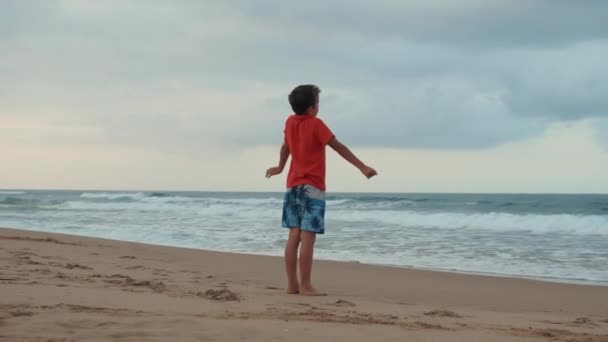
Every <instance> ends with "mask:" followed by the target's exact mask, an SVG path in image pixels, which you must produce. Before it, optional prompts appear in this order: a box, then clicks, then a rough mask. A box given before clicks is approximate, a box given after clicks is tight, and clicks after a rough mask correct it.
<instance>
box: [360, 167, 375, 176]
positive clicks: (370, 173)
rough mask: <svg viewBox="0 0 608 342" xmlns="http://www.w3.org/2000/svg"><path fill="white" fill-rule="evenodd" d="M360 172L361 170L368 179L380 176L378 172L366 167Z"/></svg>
mask: <svg viewBox="0 0 608 342" xmlns="http://www.w3.org/2000/svg"><path fill="white" fill-rule="evenodd" d="M359 170H361V173H362V174H363V175H364V176H365V177H367V179H370V178H372V177H374V176H377V175H378V172H376V170H374V169H372V168H371V167H369V166H367V165H364V166H363V167H362V168H360V169H359Z"/></svg>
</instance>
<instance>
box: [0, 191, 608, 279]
mask: <svg viewBox="0 0 608 342" xmlns="http://www.w3.org/2000/svg"><path fill="white" fill-rule="evenodd" d="M327 200H328V201H327V214H326V234H325V235H323V236H320V237H319V238H318V239H317V245H316V250H315V253H316V257H317V258H319V259H326V260H339V261H349V262H361V263H369V264H378V265H387V266H397V267H415V268H423V269H433V270H442V271H454V272H464V273H475V274H491V275H500V276H515V277H525V278H533V279H542V280H548V281H559V282H571V283H592V284H602V285H608V195H540V194H539V195H532V194H355V193H331V194H328V197H327ZM281 209H282V194H281V193H244V192H243V193H226V192H103V191H32V190H25V191H19V190H11V191H8V190H7V191H0V227H10V228H20V229H27V230H36V231H45V232H52V233H65V234H74V235H83V236H91V237H100V238H108V239H116V240H123V241H134V242H142V243H150V244H158V245H166V246H177V247H189V248H198V249H206V250H214V251H225V252H237V253H252V254H264V255H282V253H283V247H284V244H285V240H286V237H287V230H286V229H284V228H281V212H282V211H281Z"/></svg>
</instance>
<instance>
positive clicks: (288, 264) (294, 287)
mask: <svg viewBox="0 0 608 342" xmlns="http://www.w3.org/2000/svg"><path fill="white" fill-rule="evenodd" d="M299 247H300V228H291V229H289V240H287V245H285V271H287V293H289V294H298V293H300V283H299V282H298V248H299Z"/></svg>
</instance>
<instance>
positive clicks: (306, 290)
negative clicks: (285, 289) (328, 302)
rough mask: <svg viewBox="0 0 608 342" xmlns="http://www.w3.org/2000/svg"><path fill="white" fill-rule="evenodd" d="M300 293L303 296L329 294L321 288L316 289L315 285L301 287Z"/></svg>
mask: <svg viewBox="0 0 608 342" xmlns="http://www.w3.org/2000/svg"><path fill="white" fill-rule="evenodd" d="M300 295H301V296H315V297H317V296H318V297H321V296H327V293H325V292H322V291H319V290H317V289H315V288H314V287H311V288H301V289H300Z"/></svg>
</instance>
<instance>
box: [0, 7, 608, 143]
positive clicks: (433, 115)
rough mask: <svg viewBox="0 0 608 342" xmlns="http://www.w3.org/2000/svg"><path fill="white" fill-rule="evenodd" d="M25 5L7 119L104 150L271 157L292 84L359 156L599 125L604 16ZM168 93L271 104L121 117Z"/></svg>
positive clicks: (16, 31)
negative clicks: (68, 132)
mask: <svg viewBox="0 0 608 342" xmlns="http://www.w3.org/2000/svg"><path fill="white" fill-rule="evenodd" d="M34 3H38V2H30V1H25V2H17V1H14V2H11V1H8V2H3V3H2V6H4V8H0V9H7V8H8V9H10V10H11V11H13V12H14V10H15V9H18V10H19V14H18V15H16V17H14V18H13V19H12V22H11V24H0V25H3V26H0V37H4V38H3V39H5V42H6V44H3V45H2V46H1V47H0V51H2V53H3V55H4V56H5V62H4V63H2V62H0V72H2V74H3V76H4V77H3V80H0V100H6V99H10V101H8V102H7V101H4V102H3V103H4V105H3V106H4V108H5V110H6V109H10V108H8V107H7V106H8V105H7V104H6V103H11V108H13V107H19V106H28V105H31V104H32V103H40V104H41V105H43V106H47V107H52V106H53V105H55V106H57V107H59V108H68V109H71V110H72V111H76V112H79V113H81V118H80V119H79V120H80V121H81V123H83V124H88V125H91V126H95V127H101V128H102V130H103V131H104V132H105V142H106V143H122V144H130V145H145V146H154V147H157V148H169V149H175V150H180V149H186V150H190V151H196V150H198V149H204V148H206V147H208V146H210V145H212V144H224V145H230V146H251V145H256V144H265V143H276V142H278V141H280V139H281V137H280V135H281V132H282V124H283V120H284V119H285V117H286V115H287V114H289V110H290V109H289V105H288V103H287V100H286V96H287V93H288V92H289V90H290V89H291V87H293V86H294V85H296V84H298V83H317V84H319V85H320V86H321V87H322V88H323V89H324V92H323V95H322V96H323V100H322V101H323V102H322V115H323V116H324V118H326V121H327V122H328V123H330V124H331V126H332V128H333V129H334V130H335V131H336V133H337V134H338V135H339V136H340V137H344V140H345V141H348V142H352V143H354V144H357V145H367V146H370V145H373V146H389V147H417V148H484V147H489V146H495V145H498V144H501V143H505V142H509V141H513V140H517V139H521V138H524V137H528V136H531V135H534V134H537V133H539V132H541V131H542V130H543V129H544V128H545V127H546V125H548V124H549V123H550V122H552V121H557V120H577V119H582V118H586V117H601V116H606V115H608V111H606V110H605V109H606V107H607V105H608V100H607V99H605V96H603V94H606V93H607V92H606V91H605V90H608V89H606V84H608V82H607V81H608V73H607V72H606V71H604V70H605V68H604V67H603V66H604V63H605V62H604V61H605V60H606V58H608V35H607V33H606V31H607V27H606V25H603V21H602V22H601V23H602V25H600V22H599V19H600V17H601V18H603V16H602V13H606V12H605V11H606V9H608V3H605V2H603V1H585V2H578V3H573V2H566V1H530V2H525V3H523V2H518V3H514V2H507V1H493V2H479V1H472V0H470V1H459V2H454V1H430V2H423V1H413V2H407V3H405V2H401V1H388V0H384V1H377V2H371V1H370V2H367V3H366V2H348V3H347V2H345V1H344V2H343V1H334V2H330V3H325V2H321V1H315V0H312V1H307V2H299V3H293V2H289V3H286V2H280V3H279V2H276V1H265V2H261V1H206V2H199V1H181V2H178V3H168V2H163V1H150V2H143V1H141V2H140V1H129V2H122V1H120V2H115V3H112V2H103V3H101V2H99V3H96V5H95V6H101V7H103V11H102V10H100V9H99V8H96V7H93V8H90V9H89V8H85V9H73V8H69V7H66V5H65V4H63V5H61V4H60V2H52V1H49V2H44V3H45V4H46V5H45V9H44V13H46V14H47V15H45V16H43V15H41V10H40V9H37V8H35V6H34ZM11 4H12V6H13V7H10V6H11ZM15 4H19V5H15ZM83 4H86V2H83ZM104 6H105V7H104ZM602 11H603V12H602ZM8 12H10V11H8ZM8 12H3V13H5V14H2V12H0V19H4V16H6V17H8V16H10V15H6V13H8ZM566 19H567V20H566ZM1 21H2V20H0V22H1ZM174 84H179V85H180V87H182V88H188V89H189V90H191V92H193V93H196V92H200V93H205V92H206V91H208V90H209V89H215V90H224V91H231V92H243V93H247V92H248V91H250V90H251V89H255V88H256V87H258V86H260V85H263V86H265V87H266V88H268V89H272V90H271V91H273V93H274V92H276V96H274V97H273V99H271V100H269V101H267V102H265V103H262V104H259V103H255V104H251V103H249V102H247V101H250V100H249V99H243V101H242V103H240V109H239V110H236V111H235V112H234V113H231V114H233V115H226V116H225V117H221V116H218V113H214V112H210V111H209V109H207V108H190V109H189V110H187V111H186V112H184V111H183V110H176V111H175V112H173V113H172V112H170V111H167V110H166V109H162V110H159V109H158V108H154V107H153V106H152V105H151V106H150V108H149V110H141V108H140V109H138V110H137V111H135V112H132V111H129V110H128V109H126V108H128V107H129V106H128V105H127V104H129V102H131V101H137V102H145V101H146V98H149V99H152V98H153V99H156V100H158V99H163V98H165V97H169V96H170V95H171V93H172V92H174V90H172V85H174ZM15 86H16V87H15ZM117 89H118V90H119V91H117ZM119 92H124V93H126V94H127V95H121V94H120V93H119ZM131 93H133V95H132V96H129V95H128V94H131ZM121 107H122V108H121ZM219 114H228V113H219ZM211 117H212V119H210V118H211ZM235 118H238V119H235Z"/></svg>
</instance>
